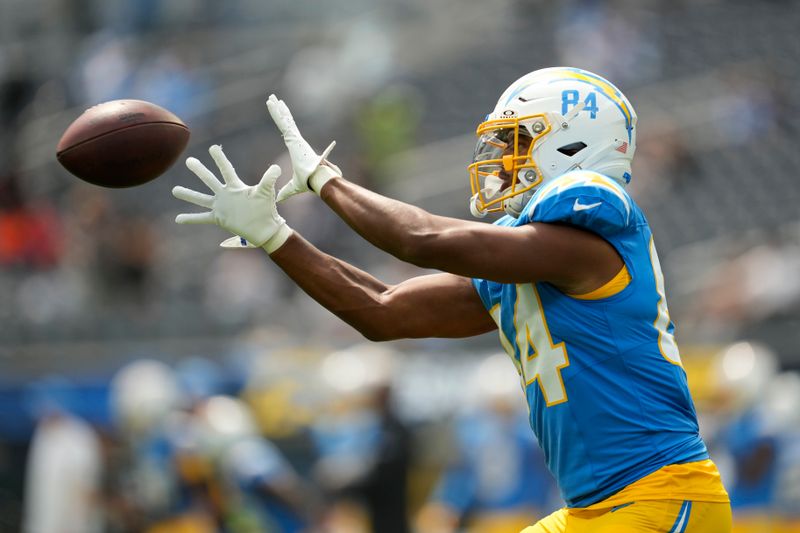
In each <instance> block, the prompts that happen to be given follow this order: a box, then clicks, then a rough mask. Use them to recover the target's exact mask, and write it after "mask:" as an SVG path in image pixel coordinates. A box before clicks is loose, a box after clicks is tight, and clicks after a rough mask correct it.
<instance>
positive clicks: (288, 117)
mask: <svg viewBox="0 0 800 533" xmlns="http://www.w3.org/2000/svg"><path fill="white" fill-rule="evenodd" d="M278 111H279V112H280V114H281V116H282V117H283V120H284V121H285V122H286V126H287V129H288V128H294V129H297V125H296V124H295V122H294V117H293V116H292V112H291V111H289V106H287V105H286V102H284V101H283V100H278ZM298 133H299V132H298Z"/></svg>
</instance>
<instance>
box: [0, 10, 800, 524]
mask: <svg viewBox="0 0 800 533" xmlns="http://www.w3.org/2000/svg"><path fill="white" fill-rule="evenodd" d="M798 27H800V2H798V1H795V0H769V1H767V0H765V1H760V2H753V1H749V0H727V1H725V0H673V1H667V0H663V1H659V0H645V1H637V0H608V1H601V0H572V1H566V2H546V1H544V0H530V1H525V0H498V1H494V2H477V1H467V2H465V1H463V0H462V1H458V0H445V1H441V2H426V1H424V0H412V1H402V0H380V1H377V2H375V1H368V0H333V1H329V2H325V3H324V4H320V3H318V2H310V1H302V0H301V1H298V0H291V1H290V0H270V1H269V2H261V1H256V0H234V1H228V2H213V1H209V0H180V1H171V2H156V1H152V0H105V1H101V0H33V1H32V0H3V2H2V3H0V291H2V292H1V293H2V294H3V305H0V372H1V373H0V380H2V382H3V383H5V386H4V387H3V388H0V405H2V406H3V407H2V409H0V412H2V413H3V414H4V416H6V418H7V420H6V421H5V422H4V424H5V426H4V428H2V429H0V433H2V435H0V440H8V441H9V442H16V443H18V444H17V445H18V446H19V447H21V448H14V447H11V448H9V449H10V450H11V451H9V452H7V453H8V454H9V455H7V457H6V458H5V461H6V463H5V464H6V465H8V460H9V458H13V457H15V456H14V453H17V454H19V453H22V452H24V447H25V445H26V442H27V439H28V438H29V437H30V432H31V431H32V428H33V424H34V419H33V418H31V417H28V418H26V417H25V416H20V415H19V414H18V413H17V414H15V413H16V412H15V409H18V408H19V406H20V405H21V404H20V402H21V400H20V398H21V397H23V396H25V395H26V394H28V392H26V391H28V387H29V385H30V382H31V380H39V379H42V378H43V377H46V376H50V375H53V374H58V375H61V376H65V379H67V380H68V381H69V382H71V383H77V384H81V383H84V384H86V385H85V386H80V387H79V386H78V385H76V387H77V388H79V389H80V390H81V391H83V392H82V394H83V396H82V398H84V400H83V401H84V403H83V404H81V405H80V406H78V407H76V408H75V410H77V411H80V413H81V414H82V415H83V416H85V417H86V418H88V419H89V420H90V422H92V423H96V424H98V425H99V426H100V427H106V428H107V427H110V424H111V418H110V417H111V415H110V413H109V412H108V410H107V403H108V401H107V396H108V386H109V379H110V376H112V375H113V373H114V372H116V371H117V370H118V369H119V368H120V367H121V366H122V365H123V364H125V363H127V362H130V361H132V360H136V359H137V358H140V357H147V358H156V359H159V360H162V361H166V362H168V363H170V364H176V363H177V362H179V361H180V360H182V359H183V358H185V357H188V356H194V355H202V356H204V357H208V358H209V359H211V360H214V361H217V362H225V363H226V364H228V365H234V362H235V361H240V359H237V357H238V355H241V354H240V351H239V347H241V345H242V344H243V343H245V344H246V342H245V341H246V339H248V338H249V337H247V335H249V334H251V333H252V332H253V331H256V328H258V327H265V326H268V327H269V328H271V330H270V334H269V335H268V336H267V337H266V339H267V340H266V341H263V345H262V346H261V347H260V351H267V352H271V351H274V350H277V349H287V350H290V351H291V353H292V354H295V355H296V353H297V352H296V351H297V350H299V351H300V352H302V351H303V350H306V349H310V350H311V351H314V352H315V353H324V352H327V351H332V350H336V349H340V348H342V347H346V346H349V345H351V344H353V343H355V342H359V340H360V339H359V338H358V337H357V336H356V335H355V334H354V333H353V332H352V331H350V330H349V329H348V328H347V327H346V326H344V325H342V324H340V323H338V322H337V321H336V320H335V319H334V318H333V317H332V316H330V315H328V314H327V313H326V312H325V311H324V310H321V309H319V308H318V307H317V306H316V304H314V303H313V302H311V301H309V299H308V298H306V297H305V296H304V295H302V294H299V293H298V291H296V290H295V289H294V288H293V287H292V286H291V284H289V283H288V280H286V279H285V277H284V276H283V275H282V274H280V273H279V272H277V271H276V269H274V268H272V267H271V266H270V265H269V263H268V262H266V261H264V260H263V259H262V258H261V257H259V256H256V255H255V254H247V253H245V254H236V253H232V252H227V253H221V252H220V251H219V249H218V248H217V246H216V242H218V241H220V240H222V238H224V237H225V235H224V234H223V232H221V231H220V230H218V229H216V228H203V229H201V230H198V229H197V228H192V230H191V231H189V230H187V229H185V228H182V227H178V226H177V225H175V224H174V223H173V222H172V220H173V218H174V216H175V214H176V213H177V212H178V211H179V209H180V208H181V206H179V205H177V203H176V202H175V201H174V200H173V198H172V196H171V195H170V193H169V191H170V189H171V188H172V187H173V186H174V185H175V184H184V185H190V184H193V182H194V180H193V178H192V177H191V176H190V175H189V173H188V172H187V171H185V170H184V167H183V165H181V164H177V165H175V167H174V168H172V169H171V170H170V171H169V172H168V173H167V174H166V175H164V176H162V177H161V178H159V179H158V180H156V181H155V182H152V183H150V184H147V185H146V186H143V187H140V188H136V189H130V190H114V191H106V190H101V189H98V188H95V187H92V186H90V185H87V184H84V183H82V182H80V181H79V180H77V179H75V178H73V177H72V176H70V175H69V174H67V173H66V171H65V170H63V169H62V168H61V167H60V166H58V164H57V162H56V161H55V153H54V150H55V146H56V144H57V142H58V139H59V136H60V134H61V132H62V131H63V130H64V129H65V128H66V126H67V125H68V124H69V123H70V122H71V121H72V120H74V118H76V116H77V115H78V114H79V113H80V112H81V111H82V110H83V109H85V108H86V107H87V106H89V105H92V104H93V103H96V102H98V101H102V100H108V99H114V98H123V97H124V98H142V99H147V100H151V101H154V102H156V103H159V104H161V105H164V106H166V107H168V108H170V109H172V110H173V111H175V112H176V113H177V114H178V115H180V116H181V117H182V118H183V119H184V120H185V121H186V123H187V124H188V125H189V126H190V128H191V130H192V138H191V141H190V146H189V148H188V149H187V155H188V154H191V155H195V156H198V157H200V158H201V159H206V160H208V158H207V157H206V148H207V147H208V145H210V144H212V143H221V144H222V145H223V146H224V147H225V149H226V153H227V154H228V156H229V157H230V158H231V160H232V161H233V162H234V164H235V165H236V167H237V169H238V170H239V173H240V175H242V176H249V177H250V179H253V176H257V175H260V173H261V172H262V170H263V168H264V167H265V165H267V164H269V163H270V162H273V161H278V162H279V163H281V164H282V165H283V167H284V169H285V170H286V169H287V168H288V160H286V159H285V157H284V156H283V155H282V152H283V145H282V143H281V140H280V137H279V136H278V134H277V132H276V131H275V129H274V127H273V125H272V123H271V121H270V120H269V116H268V114H267V113H266V109H265V108H264V100H265V99H266V96H267V95H268V94H269V93H270V92H276V93H277V94H278V95H279V96H281V97H282V98H285V99H286V100H287V103H288V104H289V105H290V107H291V108H292V109H293V111H294V112H295V116H296V118H297V122H298V124H299V125H300V128H301V130H302V131H303V133H304V135H305V136H306V138H307V139H308V140H309V141H310V142H311V144H312V145H314V146H323V145H325V144H326V143H327V142H329V140H330V139H336V140H337V143H338V144H337V147H336V150H335V152H334V154H333V156H332V159H333V160H334V161H336V162H337V163H338V164H339V165H340V166H341V167H342V168H343V169H344V170H345V172H346V174H347V175H348V177H350V178H351V179H353V180H355V181H359V182H363V183H366V184H368V185H369V186H370V187H372V188H374V189H376V190H379V191H382V192H385V193H387V194H389V195H391V196H394V197H397V198H400V199H403V200H406V201H410V202H413V203H415V204H418V205H420V206H422V207H424V208H426V209H429V210H431V211H434V212H436V213H438V214H443V215H449V216H455V217H462V218H467V217H468V209H467V200H468V182H467V176H466V165H467V163H468V162H469V161H470V159H471V155H472V148H473V146H474V135H473V133H472V132H473V130H474V128H475V126H476V125H477V124H478V123H479V122H480V121H481V119H482V118H483V116H484V115H485V114H486V113H487V112H489V111H490V110H491V108H492V107H493V105H494V102H495V100H496V97H497V95H498V94H499V93H500V92H501V91H502V89H504V88H505V87H506V86H507V85H508V84H509V83H510V82H511V81H513V80H514V79H516V78H517V77H519V76H520V75H522V74H524V73H526V72H529V71H531V70H534V69H536V68H540V67H544V66H551V65H556V64H570V65H574V66H578V67H583V68H587V69H590V70H593V71H596V72H598V73H600V74H602V75H605V76H607V77H608V78H609V79H611V80H613V81H614V82H615V83H616V84H617V85H618V86H619V87H621V88H622V90H623V91H624V92H625V93H626V95H627V96H628V97H629V98H630V100H631V101H632V103H633V105H634V106H635V108H636V110H637V113H638V115H639V134H638V135H639V137H638V143H639V145H638V148H637V156H636V160H635V162H634V182H633V183H632V185H631V192H632V194H633V195H634V198H635V199H636V200H637V201H638V202H639V204H640V205H641V206H642V207H643V208H644V211H645V213H646V214H647V216H648V218H649V220H650V222H651V224H652V226H653V228H654V233H655V235H656V241H657V243H658V246H659V253H660V255H661V259H662V264H663V265H664V270H665V274H666V277H667V286H668V287H669V288H670V306H671V312H672V317H673V319H674V320H675V322H676V323H677V325H678V338H679V340H680V342H681V344H682V345H683V346H684V347H685V349H686V353H687V354H693V355H696V357H694V358H693V356H692V355H690V356H689V359H693V360H694V361H695V363H692V362H691V361H690V362H689V363H688V364H687V366H692V364H694V365H695V366H697V367H698V368H701V369H702V368H706V366H707V362H708V361H710V360H711V358H712V356H714V355H715V354H717V353H718V351H719V350H720V348H721V347H723V346H727V345H729V344H731V343H734V342H735V341H738V340H742V339H745V340H750V341H760V342H761V343H763V344H764V345H766V346H768V347H769V349H770V350H772V351H773V352H774V353H775V354H776V358H777V361H778V365H779V366H780V368H782V369H783V370H789V369H800V208H798V205H800V181H799V180H798V178H797V176H796V173H797V169H798V168H800V150H798V148H797V144H798V141H800V40H798V38H797V35H796V34H797V28H798ZM311 200H312V199H302V198H297V199H293V200H292V201H290V202H288V203H287V204H285V206H283V207H282V211H284V214H285V217H286V218H287V220H288V221H289V223H290V224H291V225H292V226H293V227H295V228H297V229H298V230H299V231H300V232H301V233H303V234H304V235H305V236H306V237H307V238H309V240H311V241H312V242H314V243H315V244H317V245H318V246H320V247H321V248H322V249H324V250H326V251H330V252H333V253H336V254H339V255H340V256H341V257H343V258H344V259H347V260H351V261H354V262H355V263H356V264H358V265H359V266H362V267H364V268H366V269H367V270H369V271H371V272H374V273H376V274H377V275H379V276H380V277H382V278H383V279H386V280H387V281H389V282H392V281H399V280H400V279H403V278H404V277H406V276H410V275H413V274H416V273H418V270H417V269H415V268H411V267H408V266H407V265H403V264H400V263H399V262H397V261H395V260H393V259H392V258H390V257H388V256H386V255H385V254H383V253H380V252H377V251H374V250H371V249H370V248H369V247H368V246H367V245H366V244H365V243H364V242H363V241H362V240H360V239H359V238H358V237H356V236H354V235H353V234H352V232H350V230H349V229H348V228H347V227H346V226H344V224H342V223H341V222H340V221H338V220H337V219H335V218H334V217H332V216H331V215H330V214H329V213H328V212H326V211H325V210H320V209H319V208H318V205H317V204H315V203H314V202H313V201H311ZM478 252H479V251H478V250H476V253H478ZM311 324H314V327H311V326H310V325H311ZM243 339H244V340H243ZM495 344H496V338H495V336H494V335H486V336H483V337H480V338H477V339H469V340H466V341H463V342H451V341H448V342H440V341H436V340H432V341H419V342H400V343H394V344H393V347H394V348H396V349H397V350H398V351H401V352H404V353H405V354H406V356H407V360H406V362H405V363H403V365H401V366H402V368H403V370H402V371H401V373H402V375H403V376H404V378H406V381H403V382H402V385H401V386H400V387H399V389H398V391H397V394H398V395H399V398H400V404H401V406H405V407H403V408H401V414H402V415H403V417H404V418H405V419H406V420H408V421H409V422H410V423H412V424H415V425H416V426H417V427H419V425H420V424H423V425H424V423H425V422H429V421H431V420H442V419H445V418H447V417H448V416H450V415H452V413H453V412H455V411H456V410H457V407H458V406H457V404H458V400H457V399H455V398H457V394H456V390H455V389H456V387H455V386H454V385H453V384H450V385H447V384H444V383H443V381H446V380H440V379H439V378H436V379H437V380H436V383H435V384H431V383H430V381H429V380H430V379H432V378H431V376H434V375H437V376H441V375H442V374H447V373H454V374H458V375H464V374H466V373H467V369H466V368H461V367H459V368H460V369H459V370H454V369H453V366H452V365H455V364H456V363H455V361H457V360H462V361H463V359H461V357H462V355H461V354H463V353H467V354H468V358H467V361H468V363H467V364H466V365H464V366H465V367H473V366H475V365H477V362H478V361H480V359H481V357H483V355H484V354H486V353H488V352H491V351H494V350H495ZM292 350H294V351H292ZM434 353H437V354H440V355H436V357H440V359H438V360H437V359H436V357H432V356H431V354H434ZM293 356H294V355H293ZM309 361H312V362H310V363H309V368H313V367H314V365H315V362H316V361H317V359H315V358H313V357H312V358H310V359H309ZM437 361H438V362H437ZM442 361H446V364H442ZM704 365H705V366H704ZM248 368H249V367H248ZM459 373H460V374H459ZM691 376H692V374H691V370H690V380H692V377H691ZM694 381H695V382H696V383H701V382H702V381H703V378H699V377H698V378H695V379H694ZM231 383H235V384H236V383H238V385H237V386H238V387H241V386H243V383H244V380H243V379H242V378H241V376H238V377H235V378H231ZM237 386H234V385H231V386H230V387H229V389H228V390H226V392H228V393H230V392H232V390H233V389H236V387H237ZM237 390H238V389H237ZM87 398H88V399H87ZM104 398H105V399H104ZM414 398H416V401H414V400H413V399H414ZM404 402H406V403H404ZM408 402H411V403H408ZM432 405H437V406H439V407H441V410H440V411H439V412H435V413H434V412H431V413H429V414H428V415H426V416H424V417H420V413H421V412H423V413H424V412H425V409H426V408H428V409H429V408H430V407H431V406H432ZM104 409H105V410H104ZM415 413H416V416H417V417H418V418H420V419H414V414H415ZM426 431H427V432H428V433H426ZM442 432H443V430H442V429H441V428H438V429H432V430H431V429H424V430H423V431H421V433H420V435H422V437H419V438H423V437H424V436H425V435H428V434H429V433H432V434H435V435H438V436H441V433H442ZM291 449H293V450H295V451H297V450H298V449H303V448H302V447H301V448H291ZM298 453H299V452H298ZM440 459H441V455H438V456H437V455H436V454H434V457H433V458H427V460H428V461H430V462H429V463H428V465H430V464H433V465H438V466H441V465H439V463H437V461H438V460H440ZM0 462H3V457H1V456H0ZM12 462H13V461H12ZM423 462H424V461H423ZM12 470H13V469H12ZM15 472H16V474H13V475H16V476H17V478H16V481H15V480H14V479H11V477H13V475H12V476H11V477H8V476H6V477H5V478H4V482H3V487H0V491H11V492H14V490H16V489H13V488H9V487H18V485H19V479H18V478H19V476H20V475H21V474H20V472H19V471H15ZM415 479H416V481H415V482H416V483H418V486H419V487H423V488H430V486H431V485H432V484H433V480H431V479H425V478H424V476H422V477H417V478H415ZM413 483H414V482H412V485H413ZM798 486H800V484H798ZM422 492H424V491H423V490H421V489H420V490H418V494H421V493H422ZM420 499H421V496H419V495H418V496H417V499H416V500H413V498H412V502H411V503H412V505H419V504H421V501H420ZM9 501H10V500H9ZM799 501H800V500H799ZM4 506H5V507H14V506H13V504H4ZM17 507H18V506H17ZM0 511H3V508H0ZM19 512H20V511H19V509H17V510H16V511H15V510H14V509H11V510H10V511H9V513H4V512H0V515H5V516H12V517H13V516H16V515H17V514H18V513H19ZM15 513H16V514H15ZM10 520H11V519H10ZM0 529H2V528H0Z"/></svg>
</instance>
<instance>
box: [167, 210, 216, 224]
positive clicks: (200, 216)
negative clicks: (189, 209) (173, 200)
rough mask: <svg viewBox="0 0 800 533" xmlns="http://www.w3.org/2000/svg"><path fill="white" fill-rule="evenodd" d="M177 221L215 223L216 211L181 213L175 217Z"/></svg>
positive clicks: (179, 222) (183, 222)
mask: <svg viewBox="0 0 800 533" xmlns="http://www.w3.org/2000/svg"><path fill="white" fill-rule="evenodd" d="M175 222H177V223H178V224H215V223H216V221H215V220H214V213H212V212H211V211H206V212H205V213H181V214H180V215H178V216H176V217H175Z"/></svg>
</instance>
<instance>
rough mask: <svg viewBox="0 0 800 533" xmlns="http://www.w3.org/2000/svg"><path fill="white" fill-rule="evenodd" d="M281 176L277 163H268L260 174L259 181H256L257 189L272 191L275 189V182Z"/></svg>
mask: <svg viewBox="0 0 800 533" xmlns="http://www.w3.org/2000/svg"><path fill="white" fill-rule="evenodd" d="M280 176H281V167H279V166H278V165H270V167H269V168H268V169H267V171H266V172H264V175H263V176H261V181H259V182H258V190H259V191H261V192H267V191H272V190H274V189H275V182H276V181H278V178H279V177H280Z"/></svg>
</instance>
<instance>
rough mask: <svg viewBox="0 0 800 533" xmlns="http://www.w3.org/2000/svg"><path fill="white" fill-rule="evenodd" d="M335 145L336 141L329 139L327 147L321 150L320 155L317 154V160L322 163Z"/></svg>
mask: <svg viewBox="0 0 800 533" xmlns="http://www.w3.org/2000/svg"><path fill="white" fill-rule="evenodd" d="M334 146H336V141H331V143H330V144H329V145H328V147H327V148H325V150H324V151H323V152H322V155H321V156H319V162H320V163H322V162H323V161H324V160H325V158H327V157H328V155H329V154H330V153H331V152H332V151H333V147H334Z"/></svg>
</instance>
